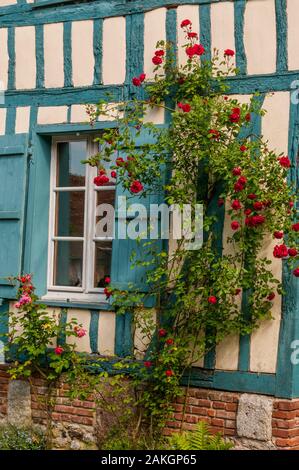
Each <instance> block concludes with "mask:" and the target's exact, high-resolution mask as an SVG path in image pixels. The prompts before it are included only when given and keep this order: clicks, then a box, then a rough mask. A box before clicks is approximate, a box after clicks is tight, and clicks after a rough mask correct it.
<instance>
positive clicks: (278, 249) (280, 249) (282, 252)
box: [273, 245, 288, 258]
mask: <svg viewBox="0 0 299 470" xmlns="http://www.w3.org/2000/svg"><path fill="white" fill-rule="evenodd" d="M273 256H274V258H285V257H286V256H288V248H287V247H286V246H285V245H276V246H275V247H274V250H273Z"/></svg>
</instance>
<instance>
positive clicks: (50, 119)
mask: <svg viewBox="0 0 299 470" xmlns="http://www.w3.org/2000/svg"><path fill="white" fill-rule="evenodd" d="M64 122H67V106H49V107H48V106H44V107H40V108H38V114H37V123H38V124H61V123H64Z"/></svg>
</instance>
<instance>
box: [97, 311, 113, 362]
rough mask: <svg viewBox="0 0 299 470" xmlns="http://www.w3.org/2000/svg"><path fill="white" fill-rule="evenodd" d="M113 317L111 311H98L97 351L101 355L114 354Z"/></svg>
mask: <svg viewBox="0 0 299 470" xmlns="http://www.w3.org/2000/svg"><path fill="white" fill-rule="evenodd" d="M115 318H116V314H115V313H113V312H100V318H99V333H98V338H99V353H100V354H102V355H103V356H113V355H114V344H115Z"/></svg>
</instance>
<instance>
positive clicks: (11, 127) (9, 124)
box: [5, 106, 16, 135]
mask: <svg viewBox="0 0 299 470" xmlns="http://www.w3.org/2000/svg"><path fill="white" fill-rule="evenodd" d="M15 123H16V108H15V106H10V107H9V108H7V112H6V124H5V134H6V135H7V134H14V133H15Z"/></svg>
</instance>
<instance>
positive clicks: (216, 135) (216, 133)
mask: <svg viewBox="0 0 299 470" xmlns="http://www.w3.org/2000/svg"><path fill="white" fill-rule="evenodd" d="M208 134H209V135H211V136H212V139H219V137H220V132H219V131H217V129H210V130H209V131H208Z"/></svg>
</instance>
